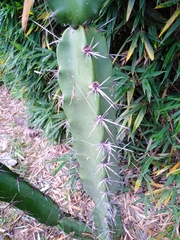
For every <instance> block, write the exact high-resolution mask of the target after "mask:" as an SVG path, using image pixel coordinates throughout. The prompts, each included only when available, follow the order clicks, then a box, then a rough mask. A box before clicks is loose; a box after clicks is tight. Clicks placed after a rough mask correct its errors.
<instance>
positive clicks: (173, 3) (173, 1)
mask: <svg viewBox="0 0 180 240" xmlns="http://www.w3.org/2000/svg"><path fill="white" fill-rule="evenodd" d="M177 3H179V0H172V1H167V2H164V3H161V4H159V5H158V6H156V7H155V9H159V8H166V7H170V6H172V5H175V4H177Z"/></svg>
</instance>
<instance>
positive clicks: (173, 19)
mask: <svg viewBox="0 0 180 240" xmlns="http://www.w3.org/2000/svg"><path fill="white" fill-rule="evenodd" d="M179 15H180V9H178V10H176V11H175V12H174V13H173V15H172V16H171V17H170V19H169V20H168V21H167V23H166V24H165V26H164V27H163V29H162V31H161V32H160V34H159V38H160V37H161V36H162V35H163V33H164V32H166V31H167V30H168V28H169V27H170V26H171V25H172V24H173V22H174V21H175V20H176V18H177V17H178V16H179Z"/></svg>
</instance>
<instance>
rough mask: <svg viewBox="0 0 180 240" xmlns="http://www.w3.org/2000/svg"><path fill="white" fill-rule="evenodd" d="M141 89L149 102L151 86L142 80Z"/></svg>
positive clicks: (145, 80)
mask: <svg viewBox="0 0 180 240" xmlns="http://www.w3.org/2000/svg"><path fill="white" fill-rule="evenodd" d="M142 88H143V91H144V94H147V98H148V101H149V102H150V101H151V95H152V94H151V85H150V84H149V82H148V80H147V79H146V78H145V79H143V80H142Z"/></svg>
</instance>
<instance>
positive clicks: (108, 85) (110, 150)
mask: <svg viewBox="0 0 180 240" xmlns="http://www.w3.org/2000/svg"><path fill="white" fill-rule="evenodd" d="M57 58H58V65H59V68H60V77H59V84H60V88H61V90H62V93H63V97H64V103H63V109H64V111H65V114H66V116H67V118H68V121H69V124H70V131H71V133H72V137H73V147H74V149H75V151H76V156H77V159H78V161H79V173H80V178H81V181H82V184H83V187H84V189H85V190H86V192H87V193H88V194H89V195H90V196H91V197H92V199H93V201H94V203H95V208H94V211H93V220H94V222H95V225H96V231H97V235H98V239H102V240H104V239H108V240H110V239H119V237H120V236H121V235H122V226H121V221H120V214H119V212H118V210H117V208H116V207H115V205H113V203H112V202H111V201H112V200H110V198H111V199H112V194H114V193H115V192H116V191H117V189H118V182H119V176H118V162H117V156H116V149H114V146H115V138H114V136H115V126H114V124H113V121H114V119H115V109H114V105H113V100H112V99H113V88H112V79H111V76H112V63H111V60H110V59H109V56H108V50H107V44H106V40H105V38H104V36H103V35H102V34H101V33H100V32H98V31H97V30H95V29H94V28H89V29H88V28H86V29H84V28H83V27H82V26H80V27H79V28H78V29H77V30H74V29H73V28H71V27H69V28H68V29H66V30H65V32H64V33H63V36H62V39H61V41H60V43H59V45H58V48H57ZM111 121H112V123H110V122H111Z"/></svg>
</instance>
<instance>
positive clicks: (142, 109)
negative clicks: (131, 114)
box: [133, 106, 147, 132]
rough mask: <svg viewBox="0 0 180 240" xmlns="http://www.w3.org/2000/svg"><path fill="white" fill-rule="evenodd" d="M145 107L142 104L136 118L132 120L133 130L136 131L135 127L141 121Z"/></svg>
mask: <svg viewBox="0 0 180 240" xmlns="http://www.w3.org/2000/svg"><path fill="white" fill-rule="evenodd" d="M146 108H147V107H146V106H142V108H141V110H140V112H139V113H138V115H137V117H136V120H135V122H134V125H133V132H135V131H136V129H137V128H138V127H139V125H140V123H141V122H142V120H143V118H144V115H145V113H146Z"/></svg>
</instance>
